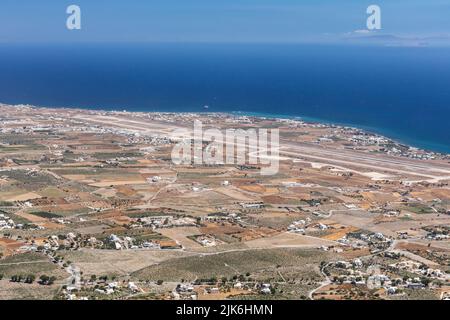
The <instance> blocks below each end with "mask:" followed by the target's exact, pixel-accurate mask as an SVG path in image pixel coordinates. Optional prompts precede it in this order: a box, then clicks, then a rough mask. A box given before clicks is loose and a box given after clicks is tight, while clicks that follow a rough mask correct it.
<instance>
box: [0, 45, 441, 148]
mask: <svg viewBox="0 0 450 320" xmlns="http://www.w3.org/2000/svg"><path fill="white" fill-rule="evenodd" d="M0 102H3V103H10V104H22V103H23V104H33V105H38V106H51V107H82V108H96V109H106V110H108V109H115V110H123V109H125V110H128V111H176V112H181V111H193V112H204V111H208V112H215V111H226V112H231V111H234V112H239V111H240V112H243V113H258V114H263V115H278V116H289V117H295V116H298V117H307V118H308V119H311V118H313V119H317V120H318V121H324V122H329V123H338V124H345V125H352V126H356V127H361V128H364V129H368V130H371V131H373V132H376V133H380V134H384V135H386V136H388V137H390V138H393V139H396V140H398V141H400V142H404V143H407V144H410V145H413V146H417V147H421V148H425V149H429V150H434V151H441V152H448V153H450V48H436V47H434V48H426V47H376V46H350V45H347V46H331V45H292V44H291V45H288V44H273V45H263V44H133V43H129V44H108V43H104V44H100V43H99V44H32V45H31V44H30V45H19V44H0ZM205 105H207V106H209V107H208V108H207V109H206V108H204V106H205Z"/></svg>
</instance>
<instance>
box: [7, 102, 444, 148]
mask: <svg viewBox="0 0 450 320" xmlns="http://www.w3.org/2000/svg"><path fill="white" fill-rule="evenodd" d="M1 105H5V106H13V107H17V106H23V107H30V108H39V109H68V110H80V111H93V112H119V113H122V112H127V113H148V114H151V113H154V114H179V115H182V114H216V115H220V114H222V115H229V116H245V117H254V118H260V119H273V120H295V121H302V122H305V123H310V124H323V125H328V126H336V127H346V128H352V129H356V130H361V131H363V132H365V133H367V134H372V135H375V136H378V137H382V138H386V139H388V140H390V141H392V142H393V143H395V144H397V145H400V146H404V147H408V148H414V149H417V150H420V151H425V152H427V153H434V154H438V155H441V156H450V147H444V146H443V145H442V144H437V145H438V146H441V147H443V148H445V149H448V151H444V150H438V149H440V148H438V149H436V148H430V147H425V145H426V144H429V143H432V142H424V143H423V144H422V143H420V141H417V140H416V142H418V143H414V142H410V141H407V140H410V139H408V138H406V139H405V138H404V137H394V136H395V135H396V134H395V133H393V132H392V131H391V132H392V134H389V132H386V131H390V130H386V129H385V130H383V129H380V128H374V127H368V126H364V125H358V124H352V123H341V122H338V121H331V120H327V119H322V118H315V117H309V116H299V115H287V114H274V113H264V112H251V111H210V110H204V111H156V110H153V111H142V110H129V109H126V108H125V109H120V108H111V109H105V108H103V107H98V108H95V107H78V106H58V107H55V106H39V105H32V104H8V103H3V102H0V106H1Z"/></svg>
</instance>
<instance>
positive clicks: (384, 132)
mask: <svg viewBox="0 0 450 320" xmlns="http://www.w3.org/2000/svg"><path fill="white" fill-rule="evenodd" d="M231 114H236V115H243V116H249V117H262V118H273V119H290V120H301V121H305V122H309V123H319V124H326V125H335V126H342V127H350V128H354V129H360V130H363V131H364V132H367V133H371V134H375V135H378V136H382V137H385V138H387V139H389V140H392V141H394V142H395V143H397V144H401V145H405V146H408V147H413V148H418V149H420V150H424V151H429V152H435V153H439V154H443V155H447V154H450V146H445V145H443V144H440V143H435V142H431V141H424V140H420V139H413V138H409V137H405V136H403V135H401V134H398V133H395V132H393V131H392V130H389V129H383V128H376V127H370V126H365V125H360V124H357V123H345V122H340V121H333V120H328V119H323V118H316V117H309V116H301V115H298V116H297V115H285V114H271V113H263V112H247V111H232V112H231ZM434 146H435V147H434Z"/></svg>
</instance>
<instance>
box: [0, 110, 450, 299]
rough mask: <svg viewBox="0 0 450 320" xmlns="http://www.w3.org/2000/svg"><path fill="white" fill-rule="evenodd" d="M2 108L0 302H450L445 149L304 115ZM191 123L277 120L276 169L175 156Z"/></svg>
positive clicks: (269, 123)
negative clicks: (179, 137)
mask: <svg viewBox="0 0 450 320" xmlns="http://www.w3.org/2000/svg"><path fill="white" fill-rule="evenodd" d="M0 110H1V113H0V114H1V116H0V122H1V123H2V126H1V128H0V275H1V277H0V284H1V287H2V288H3V289H2V290H0V299H5V298H21V296H20V294H19V292H26V297H34V298H47V299H72V300H73V299H167V300H178V299H179V300H192V299H195V300H202V299H241V298H256V299H264V298H267V297H268V296H269V297H271V298H283V299H421V298H427V299H441V300H444V299H448V298H449V292H450V286H449V278H448V277H449V276H448V273H449V272H450V271H449V268H448V267H449V251H450V247H449V243H450V242H449V221H450V188H449V185H448V183H449V181H450V164H449V160H450V158H449V155H445V154H438V153H435V152H430V151H426V150H420V149H417V148H412V147H408V146H404V145H402V144H400V143H397V142H394V141H392V140H390V139H387V138H385V137H382V136H379V135H375V134H372V133H367V132H364V131H362V130H360V129H355V128H349V127H343V126H337V125H328V124H318V123H310V122H305V121H303V120H301V119H270V118H265V117H251V116H245V115H233V114H215V113H211V114H210V113H203V114H194V113H187V114H180V113H176V114H175V113H173V114H171V113H132V112H126V111H123V112H117V111H111V112H108V111H95V110H77V109H64V110H63V109H48V108H36V107H32V106H14V107H13V106H8V105H0ZM196 120H199V121H200V120H201V121H202V123H203V125H204V126H205V127H208V126H212V127H220V128H222V129H224V130H225V129H227V128H242V129H248V128H252V127H263V128H264V127H273V126H276V127H277V128H278V129H279V131H280V150H279V158H278V160H279V172H278V173H276V174H274V175H268V176H264V175H261V174H260V167H261V166H262V164H257V165H255V164H252V165H239V164H224V165H201V164H194V163H192V164H183V165H176V164H174V163H173V162H172V161H171V158H170V155H171V151H172V148H173V146H174V144H175V143H176V142H177V141H173V140H172V139H171V138H170V136H171V135H170V132H171V131H172V130H175V129H177V128H190V127H191V125H192V123H193V122H194V121H196ZM204 145H205V147H206V145H207V142H204ZM355 159H356V160H355ZM18 288H20V289H21V290H17V289H18ZM18 294H19V295H18ZM22 294H23V293H22ZM22 298H23V297H22Z"/></svg>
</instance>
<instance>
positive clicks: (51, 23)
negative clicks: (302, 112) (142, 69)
mask: <svg viewBox="0 0 450 320" xmlns="http://www.w3.org/2000/svg"><path fill="white" fill-rule="evenodd" d="M72 4H75V5H78V6H79V7H80V8H81V14H82V15H81V22H82V28H81V30H71V31H70V30H68V29H67V28H66V19H67V17H68V14H66V8H67V7H68V6H69V5H72ZM371 4H376V5H378V6H380V8H381V21H382V29H381V30H379V31H376V32H370V33H369V32H367V31H364V29H366V19H367V17H368V14H367V13H366V9H367V7H368V6H369V5H371ZM374 35H375V36H374ZM449 39H450V1H449V0H370V1H367V0H116V1H113V0H70V1H66V0H20V1H17V0H0V42H3V43H12V42H14V43H35V42H42V43H46V42H207V43H209V42H239V43H252V42H262V43H297V42H314V43H322V42H323V43H329V42H332V43H333V42H361V43H378V44H380V43H381V44H392V45H430V44H436V43H437V44H439V43H447V42H449V43H450V41H449Z"/></svg>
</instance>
